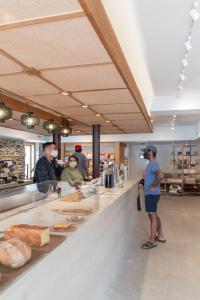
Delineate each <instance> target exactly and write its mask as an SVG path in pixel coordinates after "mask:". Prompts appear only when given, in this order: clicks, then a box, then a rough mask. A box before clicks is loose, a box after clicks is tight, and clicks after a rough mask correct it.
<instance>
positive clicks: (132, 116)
mask: <svg viewBox="0 0 200 300" xmlns="http://www.w3.org/2000/svg"><path fill="white" fill-rule="evenodd" d="M104 116H105V117H106V118H107V119H108V120H111V121H115V120H144V117H143V115H142V114H141V113H126V114H105V115H104Z"/></svg>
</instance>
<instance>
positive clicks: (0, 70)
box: [0, 54, 22, 75]
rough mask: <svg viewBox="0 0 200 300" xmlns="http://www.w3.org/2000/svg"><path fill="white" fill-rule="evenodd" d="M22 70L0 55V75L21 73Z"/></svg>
mask: <svg viewBox="0 0 200 300" xmlns="http://www.w3.org/2000/svg"><path fill="white" fill-rule="evenodd" d="M21 71H22V68H21V67H19V66H18V65H17V64H15V63H14V62H12V61H11V60H10V59H8V58H7V57H5V56H4V55H2V54H0V75H1V74H7V73H14V72H21Z"/></svg>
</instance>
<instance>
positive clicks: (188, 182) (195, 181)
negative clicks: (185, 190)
mask: <svg viewBox="0 0 200 300" xmlns="http://www.w3.org/2000/svg"><path fill="white" fill-rule="evenodd" d="M185 183H186V184H196V183H197V180H196V178H190V177H187V178H185Z"/></svg>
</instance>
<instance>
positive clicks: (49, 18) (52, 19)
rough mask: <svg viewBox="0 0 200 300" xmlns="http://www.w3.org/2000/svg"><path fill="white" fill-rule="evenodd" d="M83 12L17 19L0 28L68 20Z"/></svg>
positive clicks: (77, 16)
mask: <svg viewBox="0 0 200 300" xmlns="http://www.w3.org/2000/svg"><path fill="white" fill-rule="evenodd" d="M84 16H85V14H84V12H82V11H78V12H70V13H66V14H61V15H54V16H47V17H42V18H36V19H30V20H24V21H17V22H13V23H7V24H3V25H0V30H8V29H13V28H19V27H27V26H32V25H37V24H43V23H50V22H58V21H63V20H69V19H75V18H80V17H84Z"/></svg>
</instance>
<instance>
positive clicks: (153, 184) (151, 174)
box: [139, 145, 166, 249]
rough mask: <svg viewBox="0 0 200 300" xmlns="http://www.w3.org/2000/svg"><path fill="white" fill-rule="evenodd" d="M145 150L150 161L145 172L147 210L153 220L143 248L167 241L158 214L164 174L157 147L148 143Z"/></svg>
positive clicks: (145, 155)
mask: <svg viewBox="0 0 200 300" xmlns="http://www.w3.org/2000/svg"><path fill="white" fill-rule="evenodd" d="M143 151H144V158H145V159H147V160H148V161H149V163H148V165H147V167H146V169H145V172H144V195H145V208H146V212H148V214H149V219H150V222H151V237H150V240H149V241H148V242H146V243H145V244H144V245H142V249H152V248H155V247H157V243H156V242H160V243H166V240H165V238H164V235H163V232H162V226H161V221H160V218H159V216H158V214H157V205H158V202H159V199H160V180H161V179H162V178H163V174H162V172H161V170H160V165H159V163H158V161H157V160H156V154H157V149H156V147H155V146H153V145H148V146H146V148H145V149H143ZM139 187H140V188H141V187H142V186H141V185H140V186H139Z"/></svg>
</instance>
